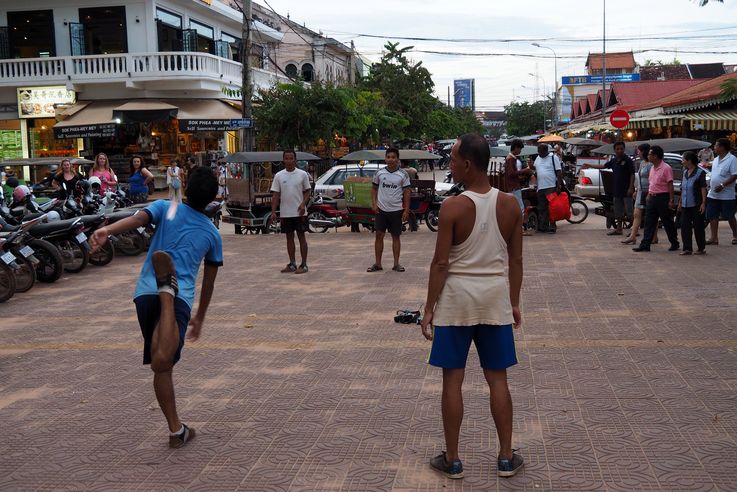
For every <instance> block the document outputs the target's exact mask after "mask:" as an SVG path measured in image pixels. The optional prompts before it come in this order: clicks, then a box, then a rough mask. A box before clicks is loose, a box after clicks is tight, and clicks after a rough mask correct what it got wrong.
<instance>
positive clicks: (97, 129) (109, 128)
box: [54, 123, 117, 138]
mask: <svg viewBox="0 0 737 492" xmlns="http://www.w3.org/2000/svg"><path fill="white" fill-rule="evenodd" d="M116 128H117V125H116V124H115V123H105V124H101V125H85V126H62V127H54V138H113V137H115V130H116Z"/></svg>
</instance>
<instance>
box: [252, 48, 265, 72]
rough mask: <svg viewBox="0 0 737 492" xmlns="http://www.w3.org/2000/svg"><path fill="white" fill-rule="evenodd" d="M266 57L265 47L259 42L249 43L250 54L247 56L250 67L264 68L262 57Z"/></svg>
mask: <svg viewBox="0 0 737 492" xmlns="http://www.w3.org/2000/svg"><path fill="white" fill-rule="evenodd" d="M265 57H266V49H265V48H264V47H263V46H261V45H260V44H255V43H254V44H252V45H251V56H250V58H249V60H250V62H251V66H252V67H256V68H264V59H265Z"/></svg>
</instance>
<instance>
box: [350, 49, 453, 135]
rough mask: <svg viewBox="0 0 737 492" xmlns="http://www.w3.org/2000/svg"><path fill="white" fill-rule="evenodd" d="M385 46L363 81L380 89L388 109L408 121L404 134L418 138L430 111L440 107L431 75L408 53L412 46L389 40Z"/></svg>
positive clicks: (365, 87) (374, 88)
mask: <svg viewBox="0 0 737 492" xmlns="http://www.w3.org/2000/svg"><path fill="white" fill-rule="evenodd" d="M384 48H385V49H386V52H385V53H384V55H383V56H382V57H381V61H380V62H379V63H375V64H373V65H372V66H371V70H370V72H369V75H368V77H366V79H365V80H363V81H362V84H361V85H362V87H363V88H364V89H367V90H370V91H378V92H380V93H381V94H382V96H384V100H385V101H386V104H387V107H388V109H389V110H390V111H393V112H396V113H398V114H399V115H401V116H402V118H404V119H405V120H406V121H407V122H408V125H407V127H406V128H405V129H404V132H403V133H404V135H402V136H404V137H409V138H419V137H421V136H422V134H423V132H424V130H425V129H426V126H427V121H428V118H429V117H430V113H431V112H432V111H433V110H434V109H436V107H437V106H436V105H437V102H438V99H437V98H436V97H434V96H433V89H434V88H435V84H434V83H433V81H432V76H431V74H430V72H429V71H428V70H427V68H425V67H424V66H423V65H422V62H416V63H415V62H413V61H411V60H410V59H409V58H408V57H407V52H408V51H410V50H411V49H413V48H414V47H413V46H406V47H404V48H400V47H399V43H387V44H386V45H385V46H384Z"/></svg>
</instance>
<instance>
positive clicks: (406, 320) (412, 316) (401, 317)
mask: <svg viewBox="0 0 737 492" xmlns="http://www.w3.org/2000/svg"><path fill="white" fill-rule="evenodd" d="M420 319H421V315H420V312H419V311H410V310H409V309H402V310H399V311H397V315H396V316H394V322H395V323H402V324H405V325H412V324H417V325H419V324H420Z"/></svg>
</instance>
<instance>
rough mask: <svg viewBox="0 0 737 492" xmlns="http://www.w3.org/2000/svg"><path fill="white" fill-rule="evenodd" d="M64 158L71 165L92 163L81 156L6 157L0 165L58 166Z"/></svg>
mask: <svg viewBox="0 0 737 492" xmlns="http://www.w3.org/2000/svg"><path fill="white" fill-rule="evenodd" d="M65 160H69V161H70V162H71V163H72V165H73V166H79V165H85V164H90V165H91V164H94V162H93V161H91V160H89V159H84V158H82V157H36V158H30V159H6V160H4V161H2V162H0V166H53V165H59V166H60V165H61V161H65Z"/></svg>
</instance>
